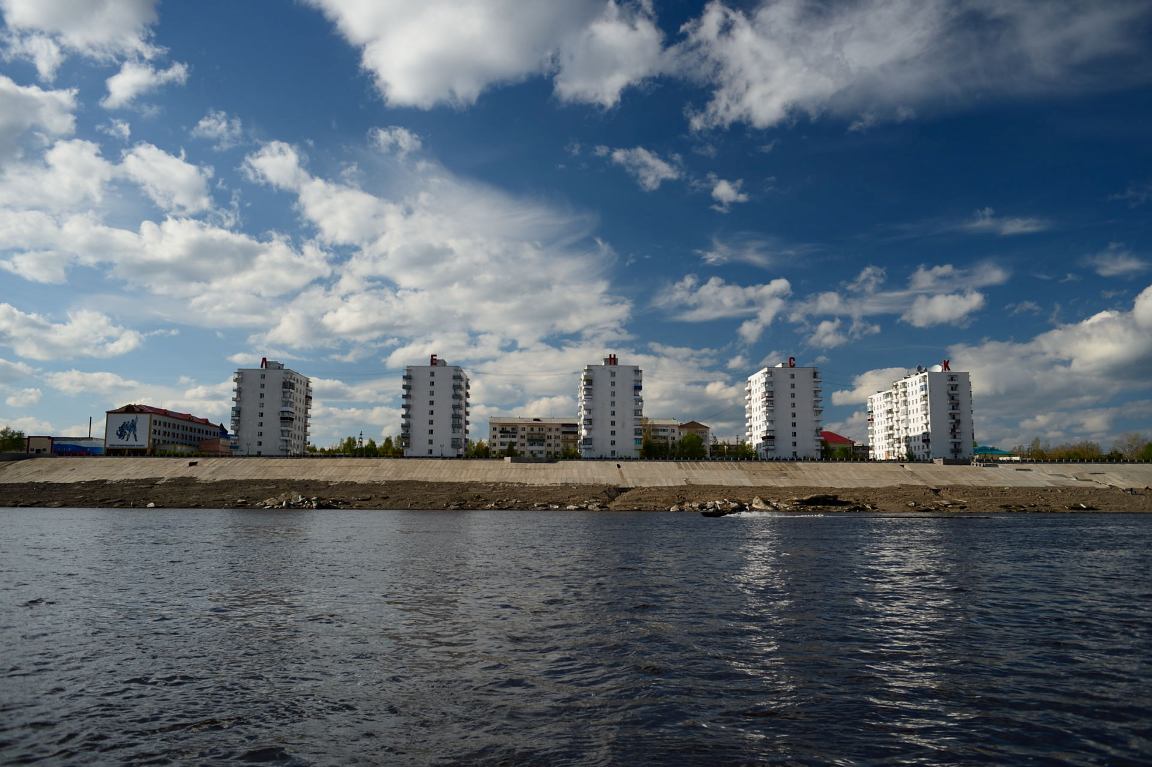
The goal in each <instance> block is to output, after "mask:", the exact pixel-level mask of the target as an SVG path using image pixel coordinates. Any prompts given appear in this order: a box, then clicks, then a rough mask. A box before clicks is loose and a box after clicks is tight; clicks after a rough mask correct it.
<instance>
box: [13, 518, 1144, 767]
mask: <svg viewBox="0 0 1152 767" xmlns="http://www.w3.org/2000/svg"><path fill="white" fill-rule="evenodd" d="M0 525H2V526H3V527H2V532H0V651H2V656H0V670H2V675H3V676H2V681H0V763H4V764H24V763H36V762H41V763H44V764H52V765H58V764H59V765H71V764H75V765H89V764H203V763H216V762H232V763H248V762H264V763H279V764H289V765H314V764H316V765H319V764H325V765H327V764H331V765H346V764H397V765H408V764H411V765H423V764H434V765H483V764H532V765H643V764H685V765H695V764H707V765H717V764H721V765H722V764H752V763H757V764H772V763H779V764H813V765H815V764H829V763H836V764H845V765H870V764H885V765H891V764H910V765H911V764H923V765H937V764H1009V763H1014V764H1023V763H1030V764H1047V763H1051V764H1057V763H1059V764H1084V765H1088V764H1099V765H1104V764H1109V765H1114V764H1137V763H1145V764H1147V763H1148V762H1149V761H1150V760H1152V735H1150V733H1152V730H1150V729H1149V721H1150V716H1152V692H1150V691H1152V515H1113V514H1094V515H1090V514H1084V515H1067V514H1065V515H1041V514H1036V515H1031V514H1005V515H993V516H983V517H970V516H960V515H957V516H953V517H938V518H926V517H919V516H892V517H889V516H867V515H841V516H831V515H830V516H788V515H773V514H756V515H739V516H734V517H726V518H722V519H705V518H703V517H700V516H698V515H690V514H666V513H648V514H632V513H602V514H598V513H589V512H538V513H532V512H501V511H471V512H449V511H445V512H401V511H388V512H365V511H356V512H352V511H325V512H260V511H237V510H230V511H223V510H221V511H205V510H196V511H181V510H168V509H166V510H148V511H145V510H123V509H121V510H112V509H0Z"/></svg>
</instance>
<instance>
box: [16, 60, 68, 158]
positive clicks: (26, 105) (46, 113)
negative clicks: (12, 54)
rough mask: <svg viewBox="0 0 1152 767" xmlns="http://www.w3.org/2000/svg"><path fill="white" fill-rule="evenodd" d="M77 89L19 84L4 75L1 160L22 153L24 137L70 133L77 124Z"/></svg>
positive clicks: (40, 137)
mask: <svg viewBox="0 0 1152 767" xmlns="http://www.w3.org/2000/svg"><path fill="white" fill-rule="evenodd" d="M75 109H76V91H74V90H67V91H46V90H42V89H40V88H37V87H36V86H35V85H27V86H25V85H17V84H16V83H15V82H13V81H12V79H11V78H10V77H8V76H6V75H3V74H0V162H3V161H4V160H7V159H9V158H11V157H19V156H20V154H21V139H22V138H23V137H24V136H25V134H28V133H31V134H33V135H34V136H36V137H37V138H39V139H40V140H41V141H44V140H46V139H48V138H49V137H56V136H66V135H69V134H71V133H72V131H73V130H74V129H75V127H76V118H75V117H74V116H73V114H72V113H73V111H74V110H75Z"/></svg>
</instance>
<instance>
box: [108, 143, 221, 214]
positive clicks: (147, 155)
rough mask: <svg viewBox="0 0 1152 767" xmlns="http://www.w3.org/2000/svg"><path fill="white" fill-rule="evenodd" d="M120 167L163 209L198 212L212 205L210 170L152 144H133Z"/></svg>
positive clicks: (177, 211)
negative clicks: (209, 181)
mask: <svg viewBox="0 0 1152 767" xmlns="http://www.w3.org/2000/svg"><path fill="white" fill-rule="evenodd" d="M121 168H122V170H123V173H124V174H125V175H126V176H127V177H128V178H130V179H131V180H133V181H135V182H136V183H137V184H139V185H140V187H141V188H142V189H143V190H144V193H145V194H147V195H148V197H149V199H151V200H152V202H154V203H156V205H157V206H158V207H159V208H160V209H161V210H164V211H166V212H172V213H184V214H186V213H199V212H201V211H204V210H207V209H208V208H210V207H211V206H212V198H211V197H210V196H209V194H208V179H209V178H211V177H212V171H211V169H208V168H202V167H200V166H197V165H193V164H191V163H189V162H187V161H186V160H185V159H184V158H183V157H175V156H173V155H170V154H168V153H167V152H165V151H164V150H163V149H160V148H158V147H156V146H153V145H152V144H146V143H141V144H137V145H136V146H134V147H132V149H131V151H129V152H126V153H125V155H124V159H123V160H122V161H121Z"/></svg>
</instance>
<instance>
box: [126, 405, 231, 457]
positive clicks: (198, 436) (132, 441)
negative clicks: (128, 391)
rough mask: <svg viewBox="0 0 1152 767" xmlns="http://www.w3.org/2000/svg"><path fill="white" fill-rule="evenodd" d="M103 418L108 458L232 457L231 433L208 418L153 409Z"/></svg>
mask: <svg viewBox="0 0 1152 767" xmlns="http://www.w3.org/2000/svg"><path fill="white" fill-rule="evenodd" d="M104 415H105V420H104V454H105V455H170V454H174V453H175V454H183V455H192V454H197V455H229V454H230V450H229V447H228V430H227V429H225V428H224V425H223V424H214V423H212V422H211V421H209V420H208V419H207V418H197V417H196V416H193V415H190V414H189V413H177V412H174V411H172V410H165V409H164V408H160V407H152V406H151V405H125V406H124V407H121V408H117V409H115V410H109V411H108V412H106V413H105V414H104Z"/></svg>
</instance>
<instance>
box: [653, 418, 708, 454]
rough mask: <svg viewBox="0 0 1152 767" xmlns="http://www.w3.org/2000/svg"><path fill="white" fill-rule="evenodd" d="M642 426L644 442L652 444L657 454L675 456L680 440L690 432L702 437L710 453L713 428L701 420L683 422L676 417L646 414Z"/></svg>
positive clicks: (705, 449)
mask: <svg viewBox="0 0 1152 767" xmlns="http://www.w3.org/2000/svg"><path fill="white" fill-rule="evenodd" d="M640 427H641V429H642V430H643V432H644V443H645V444H646V445H650V446H651V449H652V454H653V455H655V456H658V457H659V456H664V455H667V456H675V455H676V454H677V453H676V450H677V448H678V447H679V446H680V442H681V441H682V440H683V439H684V438H685V437H687V436H688V435H689V434H695V435H696V436H698V437H699V438H700V442H701V445H702V447H703V448H704V454H705V455H707V454H708V451H709V447H710V444H709V443H710V442H711V440H712V430H711V429H709V428H708V427H707V426H705V425H704V424H702V423H700V422H699V421H688V422H687V423H681V422H680V421H678V420H676V419H674V418H648V417H647V416H645V417H644V418H641V419H640ZM646 449H647V448H646Z"/></svg>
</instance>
